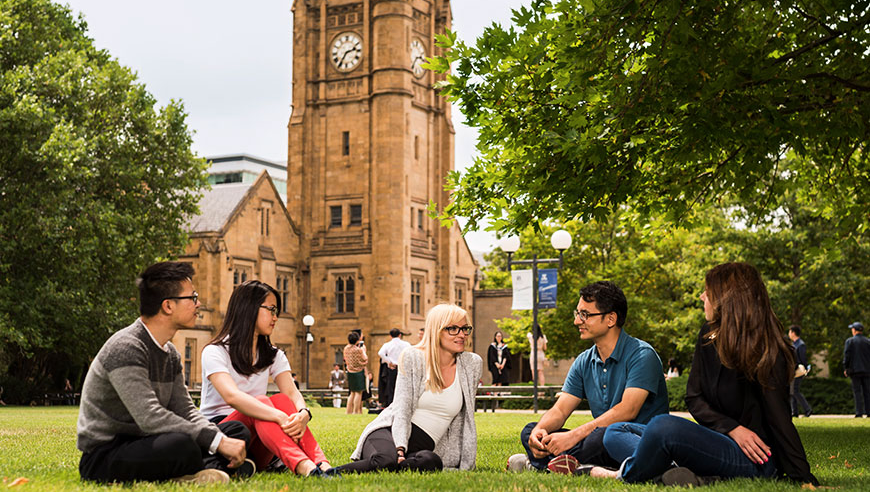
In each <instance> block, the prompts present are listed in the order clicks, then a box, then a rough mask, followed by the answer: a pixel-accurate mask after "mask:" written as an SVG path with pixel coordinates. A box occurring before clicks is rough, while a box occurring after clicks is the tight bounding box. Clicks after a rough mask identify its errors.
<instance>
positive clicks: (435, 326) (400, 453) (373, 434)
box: [338, 304, 483, 473]
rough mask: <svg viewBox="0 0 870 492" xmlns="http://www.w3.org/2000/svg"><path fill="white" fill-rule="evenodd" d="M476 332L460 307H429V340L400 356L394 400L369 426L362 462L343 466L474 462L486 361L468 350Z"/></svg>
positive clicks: (430, 466) (360, 448)
mask: <svg viewBox="0 0 870 492" xmlns="http://www.w3.org/2000/svg"><path fill="white" fill-rule="evenodd" d="M471 330H472V328H471V326H469V324H468V314H467V313H466V312H465V310H463V309H462V308H460V307H458V306H454V305H450V304H441V305H438V306H435V307H434V308H432V309H431V310H430V311H429V314H428V315H427V316H426V330H425V332H424V333H423V338H422V340H421V341H420V343H418V344H417V345H414V346H412V347H409V348H407V349H405V350H404V351H403V352H402V355H401V356H400V357H399V375H398V378H397V379H396V392H395V396H394V398H393V402H392V403H391V404H390V406H388V407H387V408H385V409H384V410H383V411H382V412H381V413H380V414H379V415H378V416H377V418H375V420H373V421H372V422H371V423H370V424H369V425H368V426H366V428H365V430H364V431H363V433H362V436H360V438H359V441H358V443H357V448H356V450H355V451H354V452H353V454H352V455H351V459H353V460H354V461H353V462H351V463H348V464H346V465H342V466H340V467H338V469H339V470H341V471H342V472H354V473H363V472H370V471H377V470H416V471H437V470H441V469H443V468H459V469H462V470H470V469H472V468H474V464H475V459H476V456H477V430H476V427H475V424H474V401H475V394H476V392H477V383H478V381H479V380H480V373H481V371H482V369H483V365H482V363H481V362H482V360H481V358H480V356H479V355H477V354H475V353H474V352H466V351H465V348H466V343H467V342H470V339H471Z"/></svg>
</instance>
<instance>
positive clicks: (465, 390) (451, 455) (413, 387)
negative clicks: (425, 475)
mask: <svg viewBox="0 0 870 492" xmlns="http://www.w3.org/2000/svg"><path fill="white" fill-rule="evenodd" d="M482 370H483V363H482V359H481V358H480V356H479V355H477V354H475V353H473V352H463V353H461V354H459V356H458V357H457V358H456V377H457V378H459V384H460V386H461V388H462V409H461V410H460V411H459V413H458V414H457V415H456V417H454V418H453V421H452V422H450V426H449V427H448V428H447V432H446V433H445V434H444V436H442V437H441V440H439V441H438V442H437V443H435V454H437V455H438V456H439V457H441V461H442V462H443V463H444V468H459V469H460V470H471V469H473V468H474V465H475V461H476V459H477V427H475V424H474V407H475V403H474V402H475V395H476V394H477V383H478V382H479V381H480V374H481V371H482ZM428 373H429V371H428V369H427V368H426V359H425V357H424V355H423V352H422V351H420V350H419V349H416V348H407V349H405V350H404V351H403V352H402V355H401V362H400V363H399V377H398V379H397V380H396V393H395V396H394V397H393V403H392V404H390V406H388V407H387V408H385V409H384V410H383V411H382V412H381V413H380V414H379V415H378V416H377V418H376V419H375V420H373V421H371V422H370V423H369V425H367V426H366V428H365V430H363V433H362V435H361V436H360V438H359V442H358V443H357V446H356V450H354V452H353V454H352V455H351V456H350V457H351V459H352V460H358V459H360V457H361V456H362V447H363V443H364V442H365V440H366V437H368V435H369V434H371V433H372V432H373V431H376V430H378V429H383V428H385V427H391V428H392V429H391V430H392V433H393V441H394V442H395V443H396V446H402V447H404V448H406V449H407V447H408V437H409V436H410V435H411V417H412V416H413V415H414V411H416V410H417V402H418V401H420V396H421V395H422V394H423V391H425V390H426V379H427V376H428Z"/></svg>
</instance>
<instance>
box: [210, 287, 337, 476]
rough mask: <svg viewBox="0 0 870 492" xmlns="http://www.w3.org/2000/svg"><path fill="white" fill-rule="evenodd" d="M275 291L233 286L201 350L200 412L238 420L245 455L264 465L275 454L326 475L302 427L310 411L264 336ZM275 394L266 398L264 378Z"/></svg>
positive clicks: (301, 471) (300, 470)
mask: <svg viewBox="0 0 870 492" xmlns="http://www.w3.org/2000/svg"><path fill="white" fill-rule="evenodd" d="M279 299H280V297H279V296H278V292H277V291H276V290H275V289H273V288H272V287H271V286H269V285H268V284H265V283H263V282H260V281H257V280H249V281H247V282H244V283H242V284H241V285H239V286H238V287H236V289H235V290H234V291H233V295H232V296H231V297H230V302H229V305H228V306H227V314H226V316H225V317H224V323H223V326H222V327H221V330H220V332H219V333H218V334H217V335H216V336H215V337H214V339H213V340H212V341H211V343H209V344H208V345H206V347H205V348H204V349H203V350H202V414H203V415H205V417H206V418H208V419H210V420H211V421H212V422H230V421H239V422H241V423H242V424H244V425H245V427H247V428H248V430H250V432H251V445H250V447H249V449H250V454H251V457H252V458H253V460H254V463H255V464H256V465H257V467H258V468H259V469H261V470H262V469H265V468H266V467H267V465H269V463H270V462H271V461H272V459H273V458H274V457H275V456H277V457H278V458H280V460H281V462H282V463H283V464H284V465H285V466H286V467H287V468H288V469H289V470H292V471H293V472H295V473H296V474H297V475H303V476H311V475H323V474H324V473H326V474H332V473H334V472H332V471H330V470H331V469H330V466H329V462H328V461H327V460H326V456H325V455H324V454H323V451H321V449H320V446H318V444H317V441H315V440H314V436H313V435H312V434H311V430H309V429H308V422H309V421H310V420H311V411H310V410H309V409H308V408H306V407H305V400H304V398H303V397H302V394H301V393H300V392H299V390H298V389H297V388H296V385H295V384H293V376H292V374H291V372H290V363H289V362H288V361H287V356H286V355H284V352H283V351H281V350H278V349H277V348H275V347H273V346H272V343H271V341H270V340H269V335H271V334H272V331H273V330H274V329H275V321H276V320H277V319H278V313H279V312H281V302H280V301H279ZM270 376H271V377H272V379H273V380H274V381H275V384H277V385H278V390H279V393H278V394H276V395H274V396H271V397H267V396H266V389H267V387H268V384H269V377H270Z"/></svg>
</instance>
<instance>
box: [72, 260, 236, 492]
mask: <svg viewBox="0 0 870 492" xmlns="http://www.w3.org/2000/svg"><path fill="white" fill-rule="evenodd" d="M193 273H194V272H193V267H192V266H190V265H188V264H186V263H181V262H162V263H156V264H154V265H151V266H150V267H148V268H146V269H145V271H144V272H142V274H141V275H140V276H139V279H138V280H137V281H136V284H137V285H138V287H139V313H140V314H141V317H140V318H139V319H137V320H136V322H135V323H133V324H132V325H130V326H128V327H126V328H124V329H123V330H121V331H119V332H117V333H115V334H114V335H112V336H111V337H109V339H108V340H107V341H106V343H105V344H103V347H102V348H101V349H100V351H99V352H98V353H97V356H96V357H95V358H94V361H93V362H92V363H91V366H90V367H89V368H88V374H87V376H86V377H85V382H84V386H83V387H82V397H81V408H80V409H79V418H78V424H77V428H78V440H77V442H76V445H77V446H78V448H79V449H80V450H81V451H82V458H81V462H80V463H79V473H80V474H81V477H82V480H93V481H97V482H132V481H159V480H169V479H177V480H181V481H191V482H196V483H226V482H228V481H229V475H227V473H226V472H227V471H234V470H239V469H243V470H244V471H242V472H241V473H243V474H245V475H250V474H251V473H253V469H252V466H251V463H250V462H246V461H245V444H246V443H245V441H246V440H247V439H249V438H250V433H249V432H248V430H247V429H245V427H244V426H243V425H241V424H239V423H237V422H229V423H226V424H221V425H219V426H216V425H215V424H213V423H210V422H209V421H208V420H206V419H205V418H203V416H202V415H201V414H200V413H199V411H197V409H196V406H195V405H194V404H193V400H191V398H190V394H189V393H188V392H187V388H186V387H185V386H184V374H183V373H182V368H181V356H180V355H179V354H178V351H177V350H176V349H175V346H174V345H172V343H171V342H170V341H169V340H171V339H172V337H173V335H175V333H176V332H177V331H178V330H179V329H182V328H186V329H190V328H193V327H194V326H196V320H197V314H198V310H199V306H200V304H199V301H198V294H197V293H196V291H195V290H194V288H193V283H192V281H191V278H192V277H193ZM243 464H244V465H243Z"/></svg>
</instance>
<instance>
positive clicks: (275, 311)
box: [260, 306, 278, 317]
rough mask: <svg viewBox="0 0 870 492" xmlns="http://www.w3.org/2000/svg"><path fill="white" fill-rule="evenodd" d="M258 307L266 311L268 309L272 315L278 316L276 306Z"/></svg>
mask: <svg viewBox="0 0 870 492" xmlns="http://www.w3.org/2000/svg"><path fill="white" fill-rule="evenodd" d="M260 307H261V308H263V309H265V310H266V311H269V312H270V313H272V316H275V317H277V316H278V306H260Z"/></svg>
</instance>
